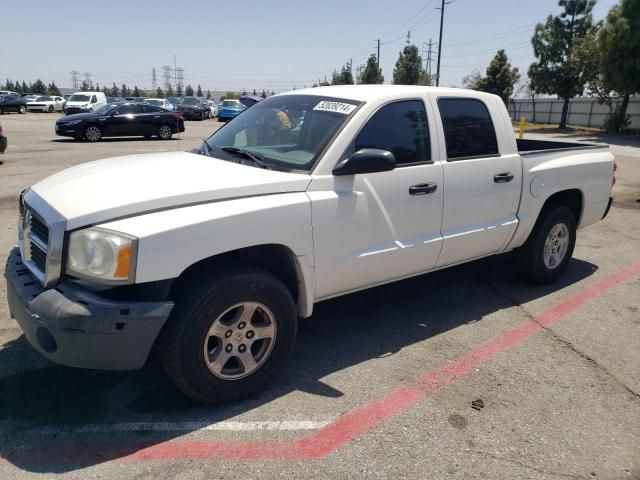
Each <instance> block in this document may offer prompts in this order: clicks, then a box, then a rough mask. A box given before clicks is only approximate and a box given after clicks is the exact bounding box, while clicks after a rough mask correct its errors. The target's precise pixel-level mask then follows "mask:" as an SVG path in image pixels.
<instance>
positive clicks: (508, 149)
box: [5, 85, 615, 403]
mask: <svg viewBox="0 0 640 480" xmlns="http://www.w3.org/2000/svg"><path fill="white" fill-rule="evenodd" d="M614 170H615V167H614V161H613V156H612V155H611V153H609V151H608V150H607V149H606V148H602V147H595V146H590V145H582V144H568V143H557V142H544V141H531V140H529V141H527V140H525V141H516V139H515V136H514V133H513V129H512V126H511V122H510V119H509V117H508V114H507V111H506V109H505V106H504V104H503V103H502V101H501V100H500V98H498V97H496V96H494V95H489V94H485V93H479V92H475V91H467V90H459V89H445V88H427V87H411V86H383V85H378V86H358V87H354V86H336V87H323V88H314V89H308V90H299V91H295V92H289V93H286V94H280V95H275V96H273V97H270V98H268V99H266V100H264V101H262V102H260V103H258V104H257V105H255V106H253V107H251V108H249V109H247V110H246V111H244V112H243V113H242V114H241V115H239V116H238V117H237V118H236V119H234V120H232V121H231V122H230V123H228V124H227V125H225V126H224V127H222V128H221V129H219V130H218V131H216V132H215V133H214V134H213V135H212V136H211V137H209V138H208V139H207V140H206V141H205V142H204V143H203V144H202V146H201V147H199V149H196V150H194V151H193V152H191V153H186V152H172V153H153V154H145V155H132V156H126V157H119V158H112V159H107V160H101V161H97V162H91V163H86V164H83V165H80V166H76V167H73V168H70V169H68V170H65V171H62V172H60V173H57V174H55V175H52V176H51V177H49V178H47V179H45V180H43V181H41V182H39V183H37V184H36V185H33V186H32V187H30V188H28V189H26V190H25V191H23V192H22V194H21V195H20V212H21V219H20V228H19V247H18V248H16V249H14V250H13V251H12V252H11V254H10V257H9V260H8V263H7V267H6V273H5V276H6V277H7V285H8V290H7V292H8V301H9V307H10V311H11V313H12V316H13V317H14V318H15V319H16V320H17V321H18V323H19V324H20V326H21V327H22V329H23V330H24V332H25V335H26V337H27V339H28V341H29V342H30V343H31V345H33V347H34V348H35V349H36V350H37V351H39V352H40V353H41V354H42V355H44V356H45V357H47V358H49V359H51V360H52V361H54V362H58V363H61V364H64V365H70V366H75V367H83V368H96V369H121V370H123V369H135V368H140V367H142V366H143V365H144V363H145V361H146V360H147V357H148V356H149V354H150V352H151V350H152V348H155V350H157V353H158V355H159V358H160V360H161V362H162V364H163V366H164V368H165V370H166V372H167V374H168V375H169V377H170V378H171V379H172V380H173V381H174V382H175V384H176V385H177V386H178V388H180V389H181V390H182V391H183V392H184V393H185V394H187V395H188V396H190V397H192V398H193V399H195V400H197V401H200V402H207V403H217V402H225V401H231V400H234V399H238V398H242V397H245V396H247V395H249V394H250V393H252V392H254V391H256V390H258V389H259V388H261V387H263V386H264V385H265V384H266V383H267V382H268V381H269V380H270V379H271V378H272V377H273V375H274V374H276V373H277V372H278V371H279V370H281V369H282V368H283V367H284V365H285V363H286V360H287V357H288V355H289V353H290V352H291V350H292V348H293V345H294V340H295V337H296V328H297V327H296V325H297V320H298V318H299V317H309V316H310V315H311V314H312V312H313V305H314V303H316V302H320V301H322V300H325V299H328V298H332V297H336V296H338V295H344V294H346V293H349V292H354V291H356V290H361V289H365V288H369V287H373V286H375V285H380V284H383V283H386V282H392V281H395V280H399V279H403V278H407V277H411V276H413V275H420V274H423V273H425V272H429V271H433V270H437V269H441V268H446V267H449V266H451V265H456V264H460V263H462V262H468V261H470V260H474V259H478V258H481V257H485V256H488V255H494V254H499V253H503V252H508V251H513V258H514V264H515V266H516V269H517V270H518V272H519V273H520V274H521V275H522V277H524V278H525V279H527V280H529V281H532V282H535V283H548V282H552V281H554V280H555V279H556V278H558V276H560V275H561V274H562V272H563V270H564V269H565V267H566V266H567V263H568V262H569V260H570V258H571V255H572V252H573V248H574V244H575V240H576V230H577V228H580V227H585V226H588V225H591V224H593V223H595V222H597V221H598V220H600V219H602V218H604V216H605V215H606V214H607V211H608V209H609V206H610V205H611V199H610V194H611V187H612V183H613V182H614Z"/></svg>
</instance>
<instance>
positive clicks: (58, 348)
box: [5, 248, 173, 370]
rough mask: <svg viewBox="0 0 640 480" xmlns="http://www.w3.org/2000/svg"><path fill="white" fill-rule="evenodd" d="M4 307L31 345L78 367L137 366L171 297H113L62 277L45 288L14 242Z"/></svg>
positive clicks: (163, 319)
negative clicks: (138, 299)
mask: <svg viewBox="0 0 640 480" xmlns="http://www.w3.org/2000/svg"><path fill="white" fill-rule="evenodd" d="M5 277H6V280H7V298H8V301H9V312H10V314H11V316H12V317H13V318H15V319H16V321H17V322H18V324H19V325H20V328H22V330H23V332H24V334H25V337H26V338H27V340H28V342H29V343H30V344H31V346H32V347H33V348H35V349H36V350H37V351H38V352H39V353H41V354H42V355H43V356H45V357H46V358H48V359H49V360H51V361H53V362H55V363H59V364H61V365H67V366H71V367H79V368H94V369H100V370H134V369H137V368H141V367H142V366H143V365H144V363H145V361H146V359H147V357H148V356H149V352H150V351H151V347H152V346H153V344H154V342H155V340H156V337H157V336H158V333H160V329H161V328H162V326H163V325H164V323H165V322H166V320H167V318H168V317H169V314H170V313H171V310H172V309H173V302H168V301H165V302H131V301H113V300H110V299H107V298H104V297H101V296H99V295H97V294H95V293H92V292H89V291H87V290H84V289H82V288H81V287H79V286H78V285H74V284H72V283H62V284H60V285H58V286H57V287H56V288H55V289H48V290H45V289H43V288H42V287H40V286H39V284H38V283H37V280H36V279H35V278H34V277H33V276H32V275H31V273H30V272H29V271H28V270H27V269H26V268H25V266H24V265H23V264H22V261H21V258H20V252H19V250H18V249H17V248H14V249H13V250H12V251H11V254H10V255H9V259H8V260H7V265H6V268H5Z"/></svg>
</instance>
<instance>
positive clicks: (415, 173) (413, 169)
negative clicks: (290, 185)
mask: <svg viewBox="0 0 640 480" xmlns="http://www.w3.org/2000/svg"><path fill="white" fill-rule="evenodd" d="M430 138H432V135H431V134H430V122H427V112H426V110H425V104H424V101H423V99H415V100H405V101H399V102H394V103H389V104H387V105H384V106H382V107H381V108H380V109H378V110H377V112H376V113H374V115H373V116H372V117H371V118H370V119H369V120H368V122H367V123H366V124H365V126H364V127H363V128H362V130H361V131H360V133H359V134H358V135H357V137H356V140H355V142H354V143H353V145H352V146H351V151H350V152H347V153H346V155H349V154H350V153H353V152H355V151H358V150H360V149H362V148H379V149H384V150H389V151H391V152H393V153H394V155H395V157H396V163H397V166H396V168H395V170H392V171H390V172H379V173H371V174H358V175H346V176H338V177H333V176H331V177H326V176H325V177H317V178H314V179H313V180H312V182H311V185H310V186H309V189H308V194H309V197H310V198H311V208H312V219H313V220H312V221H313V240H314V251H315V265H316V298H318V299H321V298H326V297H330V296H332V295H336V294H339V293H344V292H346V291H350V290H356V289H358V288H363V287H367V286H370V285H374V284H377V283H381V282H385V281H389V280H393V279H396V278H401V277H405V276H409V275H413V274H417V273H421V272H424V271H426V270H429V269H431V268H433V266H434V265H435V263H436V260H437V258H438V254H439V252H440V248H441V245H442V236H441V234H440V223H441V219H442V199H443V191H444V190H443V188H442V165H441V163H440V162H439V161H434V160H433V159H434V158H436V155H435V154H434V153H433V152H432V142H431V141H430ZM436 148H437V147H436ZM434 151H437V150H434Z"/></svg>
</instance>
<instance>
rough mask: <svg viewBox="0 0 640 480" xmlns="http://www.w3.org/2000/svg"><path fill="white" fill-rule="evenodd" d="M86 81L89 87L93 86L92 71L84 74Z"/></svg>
mask: <svg viewBox="0 0 640 480" xmlns="http://www.w3.org/2000/svg"><path fill="white" fill-rule="evenodd" d="M84 81H85V82H86V84H87V87H88V88H93V82H92V81H91V72H87V73H85V74H84Z"/></svg>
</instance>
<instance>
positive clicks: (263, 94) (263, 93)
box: [260, 88, 267, 98]
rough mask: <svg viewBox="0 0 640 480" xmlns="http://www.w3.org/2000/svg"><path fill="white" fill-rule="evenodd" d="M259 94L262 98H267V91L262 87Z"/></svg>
mask: <svg viewBox="0 0 640 480" xmlns="http://www.w3.org/2000/svg"><path fill="white" fill-rule="evenodd" d="M260 96H261V97H262V98H267V92H266V91H265V90H264V88H263V89H262V93H261V94H260Z"/></svg>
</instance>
